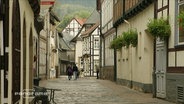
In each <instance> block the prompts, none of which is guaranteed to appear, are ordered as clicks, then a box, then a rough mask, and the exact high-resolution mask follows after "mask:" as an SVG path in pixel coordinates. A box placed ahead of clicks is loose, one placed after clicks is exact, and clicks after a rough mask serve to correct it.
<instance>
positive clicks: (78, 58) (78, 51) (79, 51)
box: [75, 41, 82, 68]
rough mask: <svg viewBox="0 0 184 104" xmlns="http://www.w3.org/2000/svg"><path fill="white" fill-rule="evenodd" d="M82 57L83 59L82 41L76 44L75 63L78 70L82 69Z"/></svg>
mask: <svg viewBox="0 0 184 104" xmlns="http://www.w3.org/2000/svg"><path fill="white" fill-rule="evenodd" d="M81 57H82V41H77V42H76V44H75V63H76V65H77V67H78V68H81V64H80V61H81Z"/></svg>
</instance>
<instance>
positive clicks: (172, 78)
mask: <svg viewBox="0 0 184 104" xmlns="http://www.w3.org/2000/svg"><path fill="white" fill-rule="evenodd" d="M162 2H164V1H157V3H156V4H157V5H156V9H155V10H156V12H155V15H156V17H157V18H159V17H160V16H164V17H168V19H169V23H170V26H171V35H170V37H169V39H168V41H166V42H165V47H166V48H165V50H166V70H165V72H166V78H165V83H164V84H165V86H164V88H162V89H163V90H161V91H162V92H164V93H165V94H164V95H163V97H164V98H166V99H168V100H170V101H173V102H178V103H184V97H183V93H184V92H183V89H184V81H183V78H184V62H183V55H184V48H183V46H184V34H183V31H182V29H181V28H183V27H180V26H179V23H180V22H182V21H178V20H179V14H180V13H182V12H183V11H184V10H183V6H184V5H183V3H184V1H183V0H174V1H167V2H165V5H163V6H161V5H159V3H162ZM165 7H167V8H165ZM160 9H161V10H162V11H159V10H160ZM173 14H174V15H173ZM157 47H158V42H157V44H156V49H158V48H157ZM162 57H163V56H162ZM158 59H159V58H158ZM156 62H159V61H158V60H157V59H156ZM158 65H160V64H158ZM161 71H162V70H161ZM156 72H157V70H156ZM159 85H160V83H159ZM173 92H174V93H173Z"/></svg>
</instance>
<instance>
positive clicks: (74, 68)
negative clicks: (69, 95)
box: [73, 64, 78, 80]
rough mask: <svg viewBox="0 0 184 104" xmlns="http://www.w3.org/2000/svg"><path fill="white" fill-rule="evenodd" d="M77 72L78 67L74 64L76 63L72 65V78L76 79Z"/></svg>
mask: <svg viewBox="0 0 184 104" xmlns="http://www.w3.org/2000/svg"><path fill="white" fill-rule="evenodd" d="M77 73H78V67H77V66H76V64H75V65H74V66H73V74H74V79H75V80H76V79H77Z"/></svg>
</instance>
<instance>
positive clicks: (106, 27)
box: [100, 0, 115, 81]
mask: <svg viewBox="0 0 184 104" xmlns="http://www.w3.org/2000/svg"><path fill="white" fill-rule="evenodd" d="M101 2H102V3H101V6H102V10H101V12H102V17H101V18H102V22H101V24H102V30H101V31H102V35H103V37H104V38H103V41H102V43H103V42H104V45H102V47H103V49H104V50H103V49H102V53H101V56H100V57H101V62H102V64H103V65H102V66H101V72H100V76H101V78H103V79H109V80H112V81H114V67H113V66H114V50H113V49H110V48H109V45H110V42H111V41H112V40H113V39H114V36H115V31H113V29H112V28H113V13H114V12H113V0H103V1H101ZM112 31H113V32H112ZM103 57H104V59H103Z"/></svg>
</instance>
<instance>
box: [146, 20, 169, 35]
mask: <svg viewBox="0 0 184 104" xmlns="http://www.w3.org/2000/svg"><path fill="white" fill-rule="evenodd" d="M147 27H148V32H150V33H151V34H152V35H153V36H154V37H159V38H160V39H167V38H168V37H169V36H170V34H171V27H170V25H169V24H168V22H167V20H165V19H163V18H160V19H151V20H150V21H149V23H148V24H147Z"/></svg>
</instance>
